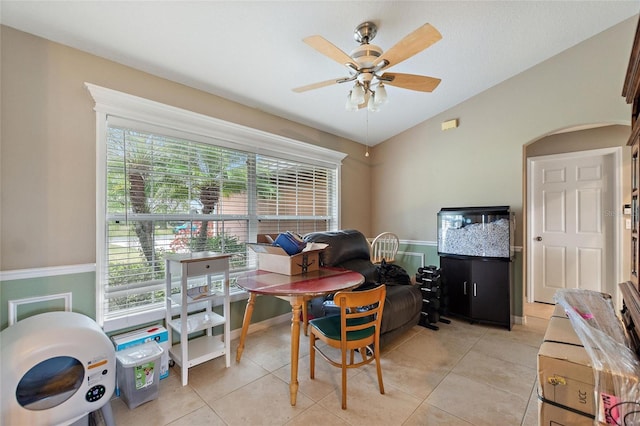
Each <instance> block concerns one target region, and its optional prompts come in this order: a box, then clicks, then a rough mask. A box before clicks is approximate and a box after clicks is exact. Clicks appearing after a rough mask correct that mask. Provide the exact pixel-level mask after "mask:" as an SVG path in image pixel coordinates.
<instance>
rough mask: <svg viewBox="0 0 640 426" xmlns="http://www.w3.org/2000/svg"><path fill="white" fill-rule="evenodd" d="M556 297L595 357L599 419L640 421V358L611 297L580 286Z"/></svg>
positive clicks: (606, 421) (624, 422) (621, 422)
mask: <svg viewBox="0 0 640 426" xmlns="http://www.w3.org/2000/svg"><path fill="white" fill-rule="evenodd" d="M554 298H555V301H556V303H557V304H559V305H561V306H562V307H563V308H564V310H565V312H566V314H567V316H568V317H569V320H570V321H571V324H572V326H573V329H574V331H575V332H576V334H577V335H578V337H579V338H580V341H581V342H582V345H583V346H584V348H585V350H586V351H587V353H588V355H589V357H590V358H591V363H592V366H593V372H594V379H595V389H594V391H595V400H596V401H597V413H596V421H598V422H600V423H604V424H608V425H609V424H610V425H637V424H640V384H639V380H640V361H639V360H638V358H637V356H636V355H635V353H634V352H633V351H632V350H631V349H630V345H629V340H628V336H627V334H626V330H625V329H624V327H623V325H622V322H621V321H620V319H619V318H618V317H617V316H616V314H615V310H614V308H613V306H612V302H611V299H610V298H603V297H602V293H598V292H594V291H589V290H579V289H566V290H558V291H557V292H556V294H555V296H554ZM611 389H613V392H611Z"/></svg>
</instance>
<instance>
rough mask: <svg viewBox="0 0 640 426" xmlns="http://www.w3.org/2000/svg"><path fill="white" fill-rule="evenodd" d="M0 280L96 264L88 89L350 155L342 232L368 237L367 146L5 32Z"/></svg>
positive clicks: (92, 122)
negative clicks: (11, 274) (29, 271)
mask: <svg viewBox="0 0 640 426" xmlns="http://www.w3.org/2000/svg"><path fill="white" fill-rule="evenodd" d="M0 37H1V38H0V41H1V43H2V49H1V61H0V62H1V68H0V71H1V77H0V78H1V80H0V84H1V91H0V93H1V95H0V96H1V101H0V102H1V103H0V108H1V112H2V116H1V122H0V124H1V134H0V137H1V139H0V144H1V145H0V161H1V163H0V173H1V174H0V185H1V186H0V196H1V200H0V202H1V205H0V221H1V224H0V244H1V246H0V270H3V271H7V270H14V269H25V268H38V267H48V266H61V265H75V264H87V263H94V262H95V216H96V214H95V204H96V203H95V158H96V152H95V141H96V136H95V114H94V112H93V110H92V108H93V100H92V99H91V96H90V95H89V92H88V91H87V89H86V88H85V86H84V83H85V82H89V83H93V84H97V85H100V86H104V87H108V88H110V89H115V90H119V91H122V92H126V93H130V94H133V95H137V96H141V97H144V98H147V99H152V100H154V101H159V102H163V103H165V104H169V105H173V106H176V107H180V108H185V109H188V110H192V111H196V112H199V113H203V114H207V115H210V116H212V117H216V118H219V119H223V120H227V121H231V122H234V123H239V124H242V125H245V126H249V127H252V128H256V129H260V130H264V131H267V132H271V133H274V134H278V135H282V136H285V137H290V138H293V139H296V140H300V141H303V142H309V143H313V144H316V145H320V146H323V147H326V148H330V149H333V150H337V151H341V152H344V153H347V154H348V156H347V157H346V158H345V160H344V162H343V168H342V179H343V180H342V182H343V184H342V187H341V200H342V227H345V228H350V227H353V228H358V229H360V230H362V231H363V232H365V233H367V234H368V233H369V231H370V214H369V208H370V204H371V203H370V188H369V185H370V174H369V164H368V159H366V158H365V157H364V155H363V153H364V147H363V146H362V145H361V144H358V143H355V142H352V141H349V140H345V139H342V138H339V137H336V136H333V135H330V134H327V133H324V132H320V131H318V130H315V129H312V128H310V127H306V126H302V125H299V124H296V123H293V122H291V121H287V120H284V119H281V118H278V117H275V116H272V115H269V114H266V113H264V112H261V111H258V110H256V109H252V108H249V107H245V106H242V105H239V104H237V103H234V102H231V101H227V100H225V99H222V98H219V97H216V96H213V95H210V94H207V93H204V92H202V91H199V90H195V89H191V88H189V87H186V86H184V85H181V84H178V83H174V82H171V81H168V80H164V79H161V78H157V77H154V76H152V75H150V74H147V73H143V72H140V71H137V70H134V69H132V68H128V67H125V66H122V65H120V64H117V63H114V62H111V61H108V60H105V59H101V58H98V57H96V56H93V55H90V54H87V53H84V52H81V51H79V50H76V49H71V48H68V47H65V46H62V45H60V44H56V43H53V42H49V41H47V40H44V39H42V38H38V37H35V36H32V35H29V34H26V33H23V32H19V31H16V30H14V29H11V28H8V27H4V26H3V27H1V34H0Z"/></svg>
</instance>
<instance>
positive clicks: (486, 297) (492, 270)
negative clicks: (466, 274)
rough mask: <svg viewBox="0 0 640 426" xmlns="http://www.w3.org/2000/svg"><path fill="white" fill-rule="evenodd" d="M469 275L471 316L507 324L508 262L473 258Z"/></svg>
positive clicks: (508, 302)
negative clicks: (470, 278)
mask: <svg viewBox="0 0 640 426" xmlns="http://www.w3.org/2000/svg"><path fill="white" fill-rule="evenodd" d="M471 276H472V283H471V289H470V291H471V317H472V318H473V319H474V320H478V321H488V322H494V323H500V324H509V323H510V321H511V318H509V317H510V315H511V312H510V305H509V304H510V299H509V262H501V261H484V260H474V261H473V262H472V267H471Z"/></svg>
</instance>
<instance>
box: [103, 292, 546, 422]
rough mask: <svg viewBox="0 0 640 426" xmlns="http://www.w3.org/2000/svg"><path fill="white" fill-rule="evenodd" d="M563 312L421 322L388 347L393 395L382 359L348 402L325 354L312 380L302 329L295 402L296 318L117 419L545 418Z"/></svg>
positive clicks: (353, 376) (358, 381) (355, 383)
mask: <svg viewBox="0 0 640 426" xmlns="http://www.w3.org/2000/svg"><path fill="white" fill-rule="evenodd" d="M552 310H553V307H552V306H549V305H540V304H534V305H526V306H525V314H526V315H527V320H526V325H516V326H514V327H513V329H512V330H511V331H508V330H506V329H501V328H496V327H491V326H484V325H478V324H469V323H467V322H465V321H461V320H455V319H452V323H451V324H444V323H439V325H440V330H439V331H433V330H430V329H427V328H423V327H420V326H416V327H414V328H413V329H411V330H409V331H408V332H407V333H405V335H403V336H401V337H399V338H398V339H397V340H396V341H394V342H393V343H392V344H390V345H389V346H387V347H386V348H385V349H384V350H383V353H382V375H383V380H384V386H385V394H384V395H380V393H379V390H378V386H377V379H376V373H375V366H374V365H372V364H371V365H368V366H366V367H364V368H359V369H354V370H350V371H349V373H350V374H349V376H348V381H347V383H348V394H347V410H342V409H341V408H340V370H339V369H337V368H335V367H331V366H329V365H328V363H326V362H325V361H324V360H323V359H322V358H317V360H316V375H315V377H316V378H315V379H314V380H310V379H309V347H308V346H309V345H308V340H307V338H306V337H305V336H301V344H300V363H299V374H298V381H299V383H300V388H299V391H298V398H297V404H296V406H295V407H292V406H291V405H290V404H289V385H288V383H289V373H290V367H289V361H290V360H289V348H290V346H289V336H290V334H289V333H290V326H289V324H281V325H278V326H274V327H271V328H270V329H268V330H265V331H259V332H256V333H253V334H250V335H249V336H248V338H247V342H246V347H245V351H244V353H243V357H242V360H241V361H240V363H239V364H237V363H236V362H235V349H236V346H237V340H234V341H233V342H232V347H233V353H232V362H231V367H230V368H225V366H224V357H222V358H219V359H216V360H212V361H209V362H206V363H204V364H201V365H199V366H197V367H194V368H192V369H190V370H189V384H188V385H187V386H185V387H182V386H181V383H180V375H179V369H178V368H177V367H175V368H172V369H171V373H170V375H169V377H168V378H166V379H164V380H162V381H160V396H159V397H158V399H156V400H154V401H150V402H148V403H146V404H143V405H141V406H139V407H137V408H135V409H133V410H130V409H129V408H128V407H127V406H126V405H125V403H124V402H123V401H122V400H120V399H114V400H113V401H112V408H113V413H114V417H115V421H116V424H117V425H135V426H144V425H153V426H159V425H171V426H179V425H188V426H196V425H315V424H321V425H361V424H366V425H385V426H387V425H407V426H408V425H478V426H479V425H492V426H498V425H508V426H511V425H527V426H528V425H536V424H537V404H536V393H535V383H536V354H537V351H538V347H539V346H540V344H541V342H542V338H543V334H544V331H545V329H546V326H547V321H548V318H549V317H550V315H551V312H552Z"/></svg>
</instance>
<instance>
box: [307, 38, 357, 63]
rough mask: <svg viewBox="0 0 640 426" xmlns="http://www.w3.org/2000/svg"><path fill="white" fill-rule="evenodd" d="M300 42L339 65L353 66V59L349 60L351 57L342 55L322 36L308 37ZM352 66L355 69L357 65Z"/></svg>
mask: <svg viewBox="0 0 640 426" xmlns="http://www.w3.org/2000/svg"><path fill="white" fill-rule="evenodd" d="M302 41H304V42H305V43H307V44H308V45H309V46H311V47H313V48H314V49H316V50H317V51H318V52H320V53H322V54H323V55H325V56H327V57H329V58H330V59H333V60H334V61H336V62H337V63H339V64H341V65H346V64H349V63H351V64H353V59H352V58H351V56H349V55H347V54H346V53H344V52H343V51H342V50H340V49H339V48H338V47H336V46H335V45H334V44H332V43H331V42H330V41H328V40H327V39H325V38H324V37H322V36H319V35H314V36H309V37H305V38H304V39H302ZM354 65H355V66H356V69H357V65H356V64H354Z"/></svg>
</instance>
